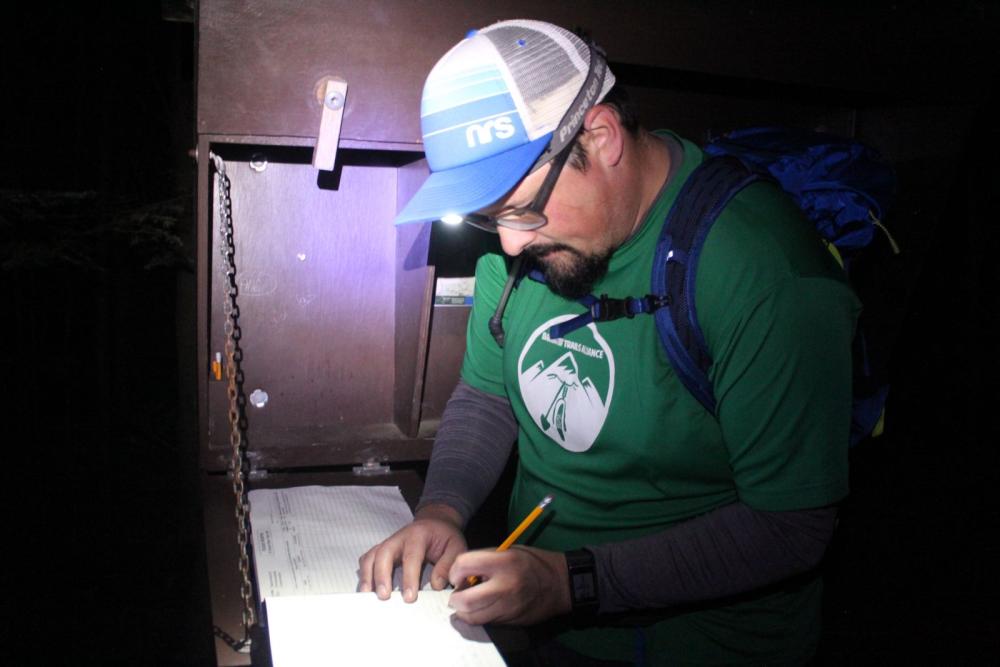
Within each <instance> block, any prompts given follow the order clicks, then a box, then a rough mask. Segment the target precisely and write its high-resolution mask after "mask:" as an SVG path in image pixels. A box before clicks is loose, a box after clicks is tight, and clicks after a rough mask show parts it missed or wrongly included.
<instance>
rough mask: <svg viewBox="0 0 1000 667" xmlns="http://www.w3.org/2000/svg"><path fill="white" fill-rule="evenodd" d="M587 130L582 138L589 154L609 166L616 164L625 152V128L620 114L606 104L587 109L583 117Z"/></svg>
mask: <svg viewBox="0 0 1000 667" xmlns="http://www.w3.org/2000/svg"><path fill="white" fill-rule="evenodd" d="M583 127H584V129H586V130H587V131H586V132H584V133H583V136H582V137H581V138H580V140H581V142H582V143H583V147H584V148H585V149H587V155H588V156H589V157H590V158H591V159H592V160H597V161H599V162H601V163H602V164H604V165H605V166H608V167H613V166H616V165H617V164H618V163H619V162H620V161H621V159H622V155H624V152H625V128H623V127H622V124H621V120H619V118H618V114H617V113H615V111H614V110H613V109H612V108H611V107H609V106H608V105H606V104H598V105H597V106H594V107H591V108H590V109H589V110H587V114H586V115H585V116H584V117H583Z"/></svg>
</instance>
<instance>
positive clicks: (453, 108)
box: [395, 20, 615, 225]
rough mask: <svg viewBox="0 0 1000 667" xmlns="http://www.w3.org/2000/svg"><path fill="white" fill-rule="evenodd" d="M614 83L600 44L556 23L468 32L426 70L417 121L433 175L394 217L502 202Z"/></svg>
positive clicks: (430, 216)
mask: <svg viewBox="0 0 1000 667" xmlns="http://www.w3.org/2000/svg"><path fill="white" fill-rule="evenodd" d="M592 61H593V66H592ZM614 82H615V77H614V75H613V74H612V73H611V72H610V70H608V68H607V64H606V62H605V61H604V57H603V55H601V54H600V53H599V51H598V50H597V49H596V47H593V46H592V45H590V44H588V43H587V42H585V41H583V40H582V39H581V38H579V37H577V36H576V35H574V34H573V33H571V32H570V31H568V30H565V29H564V28H560V27H559V26H556V25H553V24H551V23H545V22H543V21H532V20H512V21H501V22H499V23H494V24H493V25H490V26H488V27H486V28H483V29H481V30H473V31H471V32H470V33H469V34H468V35H466V37H465V39H463V40H462V41H461V42H459V43H458V44H456V45H455V46H454V47H452V49H451V50H450V51H448V53H446V54H445V55H444V56H443V57H442V58H441V59H440V60H439V61H438V63H437V64H436V65H435V66H434V68H433V69H432V70H431V72H430V74H428V75H427V80H426V82H425V83H424V91H423V97H422V98H421V102H420V127H421V133H422V135H423V141H424V153H425V155H426V157H427V164H428V165H429V167H430V170H431V174H430V176H429V177H428V178H427V180H426V181H425V182H424V184H423V185H422V186H421V187H420V189H419V190H417V193H416V194H415V195H414V196H413V198H412V199H410V201H409V202H408V203H407V204H406V206H404V207H403V209H402V210H401V211H400V212H399V214H398V215H397V216H396V220H395V223H396V224H397V225H398V224H404V223H408V222H426V221H429V220H438V219H440V218H442V217H444V216H446V215H449V214H452V215H464V214H466V213H470V212H472V211H476V210H478V209H481V208H484V207H486V206H488V205H490V204H492V203H493V202H495V201H497V200H498V199H500V198H501V197H502V196H503V195H505V194H506V193H507V192H509V191H510V190H511V189H512V188H513V187H514V186H515V185H517V183H518V181H520V180H521V179H522V178H524V176H525V175H526V174H528V173H529V172H530V171H532V170H533V169H537V168H538V167H540V166H542V165H543V164H545V162H547V161H548V160H549V159H551V158H552V157H553V156H555V155H556V154H558V153H559V151H560V150H561V149H562V148H564V147H565V146H566V145H568V144H569V142H571V141H572V140H573V138H574V137H575V136H576V133H577V130H578V129H579V128H580V126H581V125H582V124H583V116H584V113H585V112H586V111H587V109H589V108H590V107H592V106H594V105H595V104H597V103H598V102H599V101H600V100H601V99H603V97H604V96H605V95H606V94H607V93H608V91H609V90H611V87H612V86H613V85H614Z"/></svg>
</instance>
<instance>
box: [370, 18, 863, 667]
mask: <svg viewBox="0 0 1000 667" xmlns="http://www.w3.org/2000/svg"><path fill="white" fill-rule="evenodd" d="M613 84H614V76H613V74H612V73H611V72H610V71H609V70H608V69H607V67H606V66H605V64H604V61H603V57H602V56H601V55H600V53H599V52H597V51H596V50H595V49H593V48H591V47H589V46H588V45H587V44H585V43H584V42H583V41H581V40H580V39H578V38H577V37H575V36H574V35H572V34H571V33H569V32H567V31H565V30H562V29H561V28H558V27H556V26H553V25H551V24H546V23H540V22H533V21H510V22H502V23H498V24H495V25H493V26H490V27H488V28H485V29H483V30H481V31H478V32H475V33H470V35H469V36H467V37H466V39H464V40H463V41H462V42H460V43H459V44H458V45H456V46H455V47H454V48H453V49H452V50H451V51H449V52H448V53H447V54H446V55H445V56H444V57H443V58H442V59H441V60H440V61H439V62H438V64H437V65H436V66H435V68H434V69H433V70H432V71H431V73H430V74H429V76H428V79H427V82H426V85H425V88H424V96H423V101H422V109H421V116H422V127H423V134H424V142H425V149H426V152H427V159H428V163H429V164H430V167H431V171H432V174H431V176H430V178H429V179H428V181H427V182H426V183H425V185H424V186H423V187H422V188H421V190H420V191H419V192H418V193H417V194H416V195H415V196H414V198H413V200H411V201H410V202H409V204H408V205H407V206H406V207H405V208H404V210H403V211H402V212H401V213H400V215H399V217H398V218H397V222H414V221H424V220H431V219H448V218H456V219H464V220H466V221H467V222H470V223H472V224H475V225H477V226H480V227H485V228H488V229H492V230H494V231H496V232H497V233H498V234H499V235H500V242H501V245H502V247H503V250H504V252H505V253H506V255H509V256H510V257H521V256H525V257H527V258H528V259H527V261H529V262H530V263H531V265H532V266H534V267H535V268H537V269H539V270H540V271H541V273H542V274H544V283H543V282H541V281H538V280H532V279H529V278H525V279H523V280H521V281H520V282H519V283H518V284H517V286H516V288H515V289H513V291H512V292H511V293H510V296H509V302H507V303H506V304H505V305H501V302H502V301H504V300H505V297H504V296H503V293H504V292H505V287H509V286H512V285H513V280H508V266H507V262H506V261H505V259H504V258H503V257H501V256H497V255H486V256H484V257H483V258H481V259H480V261H479V263H478V266H477V270H476V293H475V305H474V306H473V310H472V314H471V318H470V322H469V330H468V337H467V349H466V357H465V361H464V363H463V367H462V374H461V381H460V383H459V385H458V387H457V388H456V390H455V392H454V394H453V396H452V399H451V401H450V402H449V404H448V407H447V409H446V411H445V415H444V417H443V419H442V423H441V427H440V430H439V433H438V437H437V441H436V443H435V448H434V453H433V456H432V458H431V465H430V469H429V472H428V477H427V481H426V487H425V490H424V494H423V496H422V498H421V501H420V503H419V504H418V507H417V510H416V513H415V518H414V521H413V523H412V524H411V525H409V526H407V527H405V528H403V529H402V530H400V531H399V532H398V533H396V534H395V535H393V536H392V537H390V538H389V539H388V540H386V541H385V542H383V543H382V544H380V545H377V546H376V547H374V548H373V549H371V550H370V551H369V552H367V553H366V554H364V555H363V556H362V558H361V560H360V579H361V583H360V588H361V590H363V591H375V592H376V593H377V595H378V596H379V597H380V598H386V597H388V595H389V590H390V586H391V575H392V571H393V569H394V568H395V567H396V566H399V565H401V567H402V570H403V589H404V591H403V595H404V599H406V600H413V599H415V597H416V595H417V592H416V589H417V586H418V581H419V575H420V570H421V567H422V565H423V563H424V562H430V563H434V568H433V571H432V575H431V585H432V587H433V588H435V589H441V588H443V587H444V586H446V585H447V584H448V583H450V584H451V585H453V586H455V587H456V591H455V592H454V593H453V594H452V595H451V598H450V600H451V602H450V604H451V606H452V607H453V608H454V609H455V610H456V614H457V616H458V617H459V618H461V619H463V620H465V621H468V622H470V623H475V624H480V623H508V624H517V625H535V624H539V623H542V622H547V626H545V627H549V628H551V629H553V632H555V634H556V638H555V639H556V642H555V643H550V644H547V645H545V646H544V647H543V648H542V649H540V652H541V653H543V654H545V655H548V656H550V657H551V659H552V660H553V661H554V663H555V664H560V663H562V664H586V661H587V660H593V661H598V662H595V663H594V664H603V663H600V662H599V661H602V660H609V661H622V662H627V663H651V664H741V663H746V664H800V663H802V662H805V661H807V660H808V659H809V658H810V657H811V656H812V654H813V653H814V651H815V648H816V644H817V641H818V638H819V611H820V586H821V584H820V580H819V578H818V576H817V575H816V572H815V568H816V566H817V565H818V564H819V562H820V560H821V558H822V555H823V553H824V550H825V547H826V545H827V543H828V541H829V539H830V536H831V534H832V532H833V528H834V524H835V520H836V509H835V504H836V503H837V502H838V501H839V500H840V499H842V498H843V497H844V496H845V495H846V493H847V453H846V446H845V443H846V442H847V432H848V427H849V421H850V420H849V415H850V370H849V369H850V341H851V337H852V333H853V326H854V321H855V317H856V315H857V311H858V304H857V302H856V300H855V298H854V297H853V296H852V294H851V291H850V289H849V288H848V287H847V285H846V284H845V282H844V279H843V276H842V275H841V272H840V270H839V267H837V265H836V264H835V262H834V261H833V260H832V258H831V256H830V254H829V253H828V252H827V251H826V250H825V248H824V247H823V246H822V244H821V242H820V241H819V239H818V237H817V236H816V235H815V232H814V231H813V230H812V229H811V228H810V226H809V224H808V223H807V222H805V221H804V220H802V219H801V218H800V217H799V216H800V214H799V212H798V211H797V210H796V209H795V206H794V204H792V203H791V202H790V201H788V200H787V199H785V198H784V196H783V195H782V194H781V193H780V192H779V191H778V190H777V188H776V187H774V186H772V185H770V184H757V185H753V186H751V187H749V188H747V189H746V190H744V191H743V192H742V193H740V194H739V195H737V197H736V198H735V199H734V200H733V201H732V203H731V204H730V205H729V206H727V208H726V210H725V211H724V212H723V213H722V215H721V216H720V217H719V218H718V220H717V221H716V223H715V225H714V226H713V228H712V231H711V233H710V234H709V236H708V238H707V239H706V241H705V244H704V247H703V251H702V255H701V259H700V263H699V271H698V276H697V281H696V284H697V289H696V293H695V305H696V309H697V313H698V319H699V322H700V324H701V327H702V330H703V332H704V335H705V338H706V342H707V344H708V348H709V351H710V352H711V355H712V358H713V365H712V367H711V370H710V377H711V379H712V382H713V386H714V388H715V393H716V397H717V406H718V407H717V410H716V414H714V415H713V414H711V413H709V412H708V411H706V410H705V409H704V408H703V407H702V406H701V404H700V403H699V402H698V401H697V400H695V398H694V397H693V396H692V395H691V394H690V393H689V392H688V391H687V390H686V389H685V387H684V386H683V385H682V384H681V383H680V381H679V380H678V378H677V376H676V375H675V373H674V371H673V369H672V368H671V367H670V364H669V362H668V360H667V357H666V356H665V353H664V351H663V349H662V347H661V343H660V341H659V338H658V335H657V332H656V327H655V323H654V319H653V318H652V317H647V316H642V315H640V316H636V317H635V318H633V319H624V318H623V319H619V320H615V321H611V322H600V323H597V324H594V323H591V324H588V325H586V326H583V327H580V328H577V329H576V330H574V331H572V332H571V333H568V334H566V335H565V336H564V337H559V336H553V335H552V332H551V328H552V326H553V325H555V324H559V323H562V322H565V321H567V320H569V319H571V318H573V317H575V316H576V315H578V314H580V313H582V312H584V311H585V307H584V306H582V305H580V304H579V303H578V302H577V301H576V299H578V298H580V297H582V296H585V295H587V294H591V293H593V294H598V295H599V294H609V295H611V296H615V297H625V296H635V295H638V296H641V295H644V294H646V293H647V292H648V291H649V283H650V273H651V269H652V261H653V252H654V247H655V244H656V239H657V237H658V235H659V232H660V228H661V226H662V224H663V221H664V218H665V215H666V213H667V211H668V210H669V209H670V206H671V205H672V204H673V202H674V200H675V199H676V197H677V194H678V191H679V190H680V188H681V185H682V184H683V183H684V181H685V179H686V178H687V177H688V175H689V174H690V173H691V171H692V170H693V169H694V167H695V166H696V165H697V164H699V163H700V162H701V160H702V153H701V151H700V150H699V149H698V148H697V147H696V146H695V145H693V144H691V143H690V142H688V141H686V140H684V139H682V138H680V137H678V136H676V135H674V134H672V133H669V132H658V133H650V132H647V131H645V130H643V129H641V128H639V127H637V126H636V125H635V122H634V119H633V118H632V116H631V114H630V112H629V111H628V110H627V108H626V107H625V106H623V105H622V104H621V103H620V102H619V101H618V99H617V92H612V88H613ZM609 95H610V96H609ZM564 165H565V168H564ZM513 277H514V276H511V278H513ZM501 311H502V313H501ZM495 314H502V319H499V318H496V319H497V320H498V322H496V321H495V322H493V323H491V322H490V320H491V318H492V317H494V315H495ZM497 323H499V324H500V325H501V326H500V327H498V326H497ZM491 325H492V326H491ZM501 329H502V331H501ZM491 330H492V334H491ZM495 337H496V338H497V339H498V340H494V338H495ZM500 340H502V342H503V346H502V347H501V345H500V344H498V342H499V341H500ZM515 439H516V441H517V446H518V455H519V458H518V470H517V478H516V481H515V485H514V490H513V496H512V498H511V502H510V520H511V521H512V522H514V523H516V522H517V521H519V520H520V519H521V518H522V517H524V516H525V515H527V514H528V512H529V511H530V510H531V509H532V507H533V506H535V505H536V504H537V503H538V502H539V500H540V499H541V498H542V497H543V496H545V495H547V494H554V496H555V501H554V502H553V504H552V506H551V507H550V508H549V509H548V510H546V515H545V517H544V518H545V520H544V521H541V522H539V523H540V525H538V526H536V527H535V530H533V531H531V532H530V533H529V535H530V537H529V538H528V539H527V540H526V541H523V542H522V544H523V546H517V547H514V548H512V549H510V550H508V551H506V552H502V553H497V552H493V551H476V552H468V551H467V549H466V544H465V541H464V539H463V537H462V528H463V527H464V525H465V523H466V521H467V520H468V519H469V517H470V515H472V514H473V513H474V512H475V510H476V509H477V507H478V506H479V504H480V503H481V502H482V500H483V499H484V498H485V496H486V495H487V494H488V493H489V491H490V489H491V488H492V487H493V485H494V483H495V482H496V480H497V478H498V476H499V474H500V471H501V470H502V468H503V467H504V464H505V461H506V460H507V458H508V456H509V454H510V451H511V448H512V443H513V442H514V441H515ZM473 575H474V576H476V577H478V579H479V580H480V581H481V583H479V584H478V585H476V586H472V587H469V586H466V585H465V583H464V582H465V581H466V578H467V577H469V576H473ZM571 575H572V578H571Z"/></svg>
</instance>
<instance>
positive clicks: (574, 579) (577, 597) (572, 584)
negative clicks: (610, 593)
mask: <svg viewBox="0 0 1000 667" xmlns="http://www.w3.org/2000/svg"><path fill="white" fill-rule="evenodd" d="M565 555H566V567H567V569H568V570H569V597H570V600H571V601H572V604H573V609H572V613H573V615H574V616H576V617H579V618H589V617H591V616H593V615H595V614H596V613H597V607H598V600H597V572H596V567H595V565H594V554H592V553H591V552H589V551H587V550H586V549H576V550H574V551H567V552H566V554H565Z"/></svg>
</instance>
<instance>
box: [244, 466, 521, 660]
mask: <svg viewBox="0 0 1000 667" xmlns="http://www.w3.org/2000/svg"><path fill="white" fill-rule="evenodd" d="M412 518H413V517H412V514H411V513H410V508H409V507H408V506H407V504H406V502H405V501H404V500H403V496H402V494H401V493H400V491H399V488H398V487H394V486H337V487H321V486H303V487H297V488H291V489H256V490H254V491H251V492H250V524H251V529H252V534H253V546H254V569H255V573H256V576H257V583H258V587H259V590H260V595H261V599H262V601H263V603H264V611H265V614H266V618H267V627H268V634H269V636H270V640H271V659H272V662H273V665H274V667H306V666H310V667H311V666H313V665H317V666H318V665H335V664H336V665H362V664H365V665H371V664H380V665H381V664H393V663H398V664H405V665H407V666H408V667H413V666H416V665H435V666H440V665H472V666H474V665H484V666H486V665H503V664H504V662H503V660H502V659H501V657H500V653H499V652H498V651H497V649H496V647H495V646H494V645H493V643H492V642H491V641H490V638H489V636H488V635H487V634H486V631H485V630H483V628H482V627H479V626H470V625H468V624H466V623H463V622H462V621H459V620H458V619H456V618H455V617H454V616H453V615H452V612H451V609H450V608H449V607H448V604H447V603H448V596H449V595H450V594H451V592H450V591H447V590H445V591H434V590H430V589H429V587H427V586H426V585H425V586H423V590H421V591H420V593H419V594H418V596H417V601H416V602H414V603H411V604H408V603H405V602H403V600H402V597H401V596H400V593H399V581H398V576H399V570H398V568H397V578H396V581H395V582H394V584H395V587H394V590H393V593H392V597H391V598H390V599H389V600H387V601H383V600H379V599H378V598H377V597H375V594H374V593H359V592H357V587H358V558H359V557H360V556H361V554H363V553H364V552H365V551H367V550H368V549H369V548H371V547H372V546H373V545H375V544H377V543H378V542H381V541H382V540H384V539H385V538H387V537H389V536H390V535H392V533H394V532H395V531H396V530H398V529H399V528H401V527H402V526H404V525H406V524H407V523H409V522H410V520H411V519H412ZM428 574H429V568H425V573H424V581H425V582H426V578H427V575H428Z"/></svg>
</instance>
